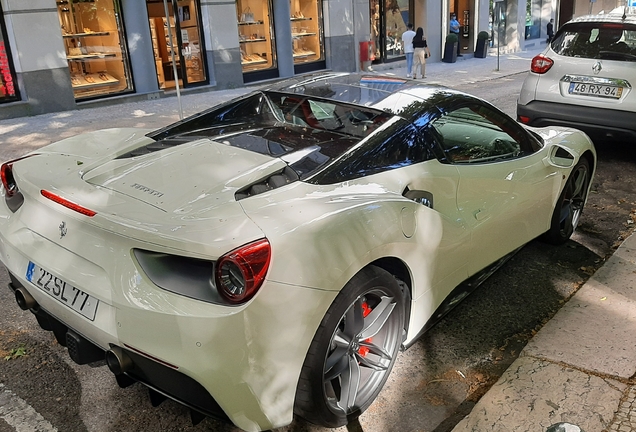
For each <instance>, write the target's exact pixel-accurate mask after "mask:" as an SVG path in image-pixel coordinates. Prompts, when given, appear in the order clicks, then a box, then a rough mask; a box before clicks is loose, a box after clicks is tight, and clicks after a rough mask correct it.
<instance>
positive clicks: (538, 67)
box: [530, 54, 554, 75]
mask: <svg viewBox="0 0 636 432" xmlns="http://www.w3.org/2000/svg"><path fill="white" fill-rule="evenodd" d="M553 64H554V60H552V59H551V58H549V57H546V56H544V55H543V54H539V55H537V56H534V58H533V59H532V63H530V70H531V71H532V72H534V73H536V74H540V75H541V74H544V73H546V72H547V71H549V70H550V68H551V67H552V65H553Z"/></svg>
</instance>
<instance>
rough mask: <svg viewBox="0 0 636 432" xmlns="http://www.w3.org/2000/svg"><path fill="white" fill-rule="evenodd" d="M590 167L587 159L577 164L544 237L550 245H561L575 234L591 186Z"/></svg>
mask: <svg viewBox="0 0 636 432" xmlns="http://www.w3.org/2000/svg"><path fill="white" fill-rule="evenodd" d="M590 176H591V173H590V165H589V163H588V162H587V160H586V159H581V160H580V161H579V163H577V164H576V166H575V167H574V169H573V170H572V172H571V173H570V177H569V178H568V181H567V182H566V184H565V187H564V188H563V191H562V192H561V196H560V197H559V200H558V201H557V203H556V206H555V207H554V213H553V214H552V222H551V225H550V229H549V230H548V232H546V233H545V234H544V236H543V240H545V241H546V242H548V243H551V244H555V245H560V244H563V243H565V242H566V241H568V239H569V238H570V237H571V236H572V234H573V233H574V230H575V229H576V227H577V225H578V224H579V219H580V218H581V213H582V212H583V206H584V205H585V199H586V197H587V190H588V187H589V184H590Z"/></svg>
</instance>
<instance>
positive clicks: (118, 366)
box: [106, 346, 134, 375]
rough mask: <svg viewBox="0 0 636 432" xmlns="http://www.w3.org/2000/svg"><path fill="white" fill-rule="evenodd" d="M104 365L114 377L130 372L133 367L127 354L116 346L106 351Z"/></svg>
mask: <svg viewBox="0 0 636 432" xmlns="http://www.w3.org/2000/svg"><path fill="white" fill-rule="evenodd" d="M106 364H107V365H108V369H110V371H111V372H112V373H114V374H115V375H121V374H123V373H124V372H127V371H129V370H131V369H132V368H133V366H134V363H133V361H132V360H131V359H130V357H128V354H126V353H125V352H124V350H123V349H121V348H120V347H117V346H115V347H112V348H111V349H109V350H108V351H106Z"/></svg>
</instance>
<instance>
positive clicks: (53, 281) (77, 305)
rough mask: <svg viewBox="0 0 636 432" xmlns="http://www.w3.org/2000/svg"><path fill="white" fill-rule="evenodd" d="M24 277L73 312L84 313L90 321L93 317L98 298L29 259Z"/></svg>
mask: <svg viewBox="0 0 636 432" xmlns="http://www.w3.org/2000/svg"><path fill="white" fill-rule="evenodd" d="M26 278H27V280H28V281H29V282H31V283H32V284H33V285H35V286H37V287H38V288H40V289H41V290H42V291H44V292H45V293H47V294H48V295H50V296H51V297H53V298H54V299H56V300H57V301H59V302H60V303H63V304H65V305H66V306H68V307H70V308H71V309H73V310H74V311H75V312H77V313H79V314H81V315H84V316H85V317H86V318H88V319H89V320H91V321H93V320H94V319H95V313H96V312H97V305H98V304H99V300H97V299H96V298H95V297H93V296H91V295H89V294H86V293H85V292H84V291H82V290H80V289H79V288H75V287H74V286H73V285H71V284H69V283H68V282H65V281H63V280H62V279H60V278H59V277H57V276H54V275H52V274H51V273H50V272H48V271H46V270H44V269H43V268H41V267H39V266H37V265H36V264H34V263H32V262H30V261H29V266H28V267H27V271H26Z"/></svg>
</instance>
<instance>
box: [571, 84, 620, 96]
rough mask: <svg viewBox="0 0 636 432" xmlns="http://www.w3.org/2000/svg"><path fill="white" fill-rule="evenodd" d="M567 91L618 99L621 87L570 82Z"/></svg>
mask: <svg viewBox="0 0 636 432" xmlns="http://www.w3.org/2000/svg"><path fill="white" fill-rule="evenodd" d="M568 93H570V94H576V95H584V96H595V97H601V98H611V99H620V97H621V96H622V94H623V87H617V86H611V85H603V84H588V83H580V82H571V83H570V88H569V89H568Z"/></svg>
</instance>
